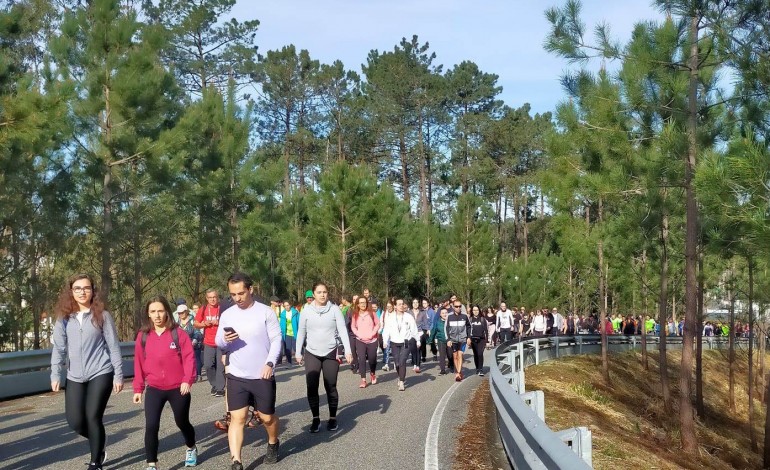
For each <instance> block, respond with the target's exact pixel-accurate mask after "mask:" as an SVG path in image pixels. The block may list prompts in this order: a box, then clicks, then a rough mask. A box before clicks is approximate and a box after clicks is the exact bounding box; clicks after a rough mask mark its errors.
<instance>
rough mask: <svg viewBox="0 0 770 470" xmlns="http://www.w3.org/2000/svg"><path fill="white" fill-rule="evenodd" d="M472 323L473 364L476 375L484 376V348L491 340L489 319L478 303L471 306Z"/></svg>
mask: <svg viewBox="0 0 770 470" xmlns="http://www.w3.org/2000/svg"><path fill="white" fill-rule="evenodd" d="M469 321H470V323H471V329H470V339H471V350H472V351H473V365H475V366H476V375H478V376H479V377H483V376H484V350H485V349H486V347H487V342H488V341H489V336H488V330H487V319H486V318H484V316H483V315H482V314H481V309H480V308H479V306H478V305H474V306H473V307H471V316H470V319H469Z"/></svg>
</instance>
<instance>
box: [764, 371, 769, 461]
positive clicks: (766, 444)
mask: <svg viewBox="0 0 770 470" xmlns="http://www.w3.org/2000/svg"><path fill="white" fill-rule="evenodd" d="M765 396H770V380H767V381H766V388H765ZM766 408H767V407H766ZM762 468H764V469H770V412H767V410H765V448H764V454H763V455H762Z"/></svg>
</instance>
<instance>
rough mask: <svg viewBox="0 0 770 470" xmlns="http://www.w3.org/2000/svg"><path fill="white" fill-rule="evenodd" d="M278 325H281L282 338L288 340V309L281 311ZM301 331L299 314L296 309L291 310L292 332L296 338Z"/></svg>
mask: <svg viewBox="0 0 770 470" xmlns="http://www.w3.org/2000/svg"><path fill="white" fill-rule="evenodd" d="M278 323H280V324H281V338H283V339H284V340H285V339H286V309H281V313H279V314H278ZM298 330H299V312H298V311H297V309H296V308H294V307H292V308H291V331H292V332H294V337H296V336H297V331H298Z"/></svg>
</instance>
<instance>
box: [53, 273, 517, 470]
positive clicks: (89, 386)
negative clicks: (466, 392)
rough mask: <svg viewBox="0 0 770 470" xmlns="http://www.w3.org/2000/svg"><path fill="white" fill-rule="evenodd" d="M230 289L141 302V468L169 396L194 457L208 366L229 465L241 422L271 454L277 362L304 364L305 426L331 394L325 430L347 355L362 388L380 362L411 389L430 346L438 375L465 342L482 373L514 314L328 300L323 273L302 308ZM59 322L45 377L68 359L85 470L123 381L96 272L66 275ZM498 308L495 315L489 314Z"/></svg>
mask: <svg viewBox="0 0 770 470" xmlns="http://www.w3.org/2000/svg"><path fill="white" fill-rule="evenodd" d="M227 288H228V294H229V296H228V297H226V299H227V301H226V302H227V303H225V300H220V299H219V296H218V293H217V291H216V290H213V289H212V290H209V291H207V292H206V304H205V305H203V306H202V307H200V308H198V309H195V315H194V316H193V314H192V312H190V311H189V309H188V308H187V306H186V303H184V302H183V301H180V300H177V302H176V304H177V305H176V308H173V307H172V306H171V304H170V303H169V301H168V300H167V299H166V298H165V297H164V296H160V295H158V296H155V297H152V298H150V299H149V300H148V301H147V302H146V303H145V305H144V311H143V324H142V326H141V328H140V329H139V331H138V332H137V334H136V337H135V345H134V348H135V352H134V379H133V402H134V403H136V404H142V403H143V404H144V415H145V437H144V443H145V454H146V460H147V467H146V468H147V469H148V470H153V469H156V468H157V466H158V434H159V429H160V419H161V414H162V412H163V409H164V407H165V404H166V403H168V404H169V405H170V408H171V411H172V413H173V416H174V421H175V423H176V425H177V427H178V428H179V430H180V431H181V434H182V436H183V437H184V442H185V448H184V459H183V462H184V465H185V466H195V465H197V463H198V451H197V447H196V435H195V428H194V427H193V426H192V424H191V423H190V405H191V393H190V392H191V388H192V386H193V384H194V383H195V382H197V381H199V380H200V379H201V373H202V371H204V370H205V375H206V376H207V378H208V381H209V383H210V385H211V391H210V392H211V395H212V396H216V397H220V396H223V397H225V407H226V417H227V419H226V420H224V421H225V422H224V423H219V422H218V423H217V425H218V427H220V429H223V430H226V431H227V433H228V444H229V448H230V455H231V458H232V463H231V468H232V470H241V469H242V468H243V464H242V457H241V448H242V446H243V433H244V427H246V426H250V427H253V426H256V425H260V424H261V425H262V426H263V427H264V428H265V430H266V431H267V435H268V445H267V450H266V454H265V459H264V462H265V463H268V464H269V463H274V462H277V461H278V455H279V454H278V451H279V446H280V441H279V436H278V431H279V417H278V416H277V414H276V408H275V404H276V382H275V377H274V371H275V367H276V364H278V363H279V361H283V360H285V361H286V362H287V364H290V365H291V364H294V363H296V364H300V365H303V366H304V369H305V380H306V387H307V400H308V405H309V408H310V413H311V420H310V428H309V430H310V432H311V433H317V432H319V431H320V428H321V413H320V411H321V410H320V397H319V389H320V385H321V383H322V382H323V387H324V390H325V392H326V396H327V404H328V419H327V421H326V429H327V430H329V431H334V430H336V429H338V424H337V409H338V406H339V393H338V391H337V379H338V375H339V370H340V366H341V364H342V362H343V361H342V359H343V358H344V360H345V361H346V362H347V363H348V364H350V366H351V370H352V371H353V372H354V373H356V374H359V375H360V378H361V381H360V384H359V387H360V388H362V389H363V388H367V387H369V386H372V385H376V384H378V377H377V372H378V359H379V357H380V356H379V355H380V354H382V361H383V362H384V365H383V367H382V369H383V370H384V371H389V370H390V367H391V364H393V366H394V367H395V371H396V376H397V379H396V386H397V389H398V390H399V391H403V390H405V388H406V375H407V367H408V366H407V364H408V362H410V361H411V366H412V369H413V372H414V373H415V374H419V373H421V369H420V366H421V365H422V364H423V363H424V362H425V361H426V360H428V357H427V353H428V349H430V351H431V352H432V354H433V360H434V361H438V365H439V369H440V372H439V375H446V374H447V373H451V374H454V378H455V380H456V381H462V380H463V378H464V376H463V360H464V353H465V351H466V348H469V349H471V351H472V353H473V357H474V365H475V370H476V374H478V375H484V370H483V368H484V350H485V349H488V348H489V347H491V346H490V343H492V342H494V340H495V339H493V338H500V339H501V340H505V339H510V333H509V331H510V330H512V329H513V328H514V325H516V318H517V317H516V316H515V315H514V316H512V317H510V318H509V317H508V311H507V309H506V308H505V304H502V305H501V309H500V311H497V312H492V315H490V311H489V309H487V311H486V312H482V310H481V308H480V307H479V306H476V305H473V306H466V305H463V304H462V303H461V302H460V300H459V299H457V297H456V296H452V297H450V298H447V299H445V300H444V301H443V302H442V303H440V304H437V305H435V306H430V305H429V303H428V301H427V300H426V299H415V300H413V301H412V303H411V305H412V307H411V308H409V306H408V304H407V302H406V301H405V300H404V299H403V298H393V299H390V300H389V301H388V302H386V304H385V305H384V308H383V309H381V308H379V303H378V301H377V299H375V298H374V297H373V296H372V295H371V294H370V293H369V291H368V290H364V292H363V295H361V296H355V297H354V298H353V302H352V303H351V302H348V301H347V300H343V301H342V302H341V304H342V308H340V307H339V306H338V305H336V304H335V303H333V302H332V301H330V299H329V289H328V287H327V286H326V285H325V284H324V283H317V284H315V285H314V286H313V287H312V289H311V290H309V291H307V293H306V303H305V304H304V305H303V306H302V307H301V308H300V309H299V310H298V309H297V308H295V307H294V306H292V305H291V304H290V303H289V302H283V303H281V302H280V301H279V299H278V298H275V297H273V298H271V299H270V305H266V304H263V303H261V302H258V301H256V300H255V296H254V293H253V286H252V280H251V279H250V278H249V276H247V275H245V274H243V273H234V274H233V275H231V276H230V277H229V278H228V280H227ZM56 313H57V321H56V323H55V325H54V334H53V338H54V341H53V343H54V347H53V352H52V359H51V366H52V367H51V369H52V371H51V387H52V389H53V390H54V391H58V390H59V388H60V381H61V374H62V370H63V368H65V367H66V376H67V386H66V391H65V414H66V417H67V422H68V424H69V426H70V427H71V428H72V429H73V430H74V431H75V432H77V433H78V434H80V435H81V436H83V437H85V438H86V439H88V442H89V446H90V450H91V457H90V462H89V466H88V468H89V470H100V469H102V468H103V466H104V465H105V462H106V461H107V440H106V435H105V430H104V424H103V416H104V411H105V408H106V405H107V401H108V399H109V396H110V394H111V393H118V392H120V391H121V390H122V388H123V369H122V359H121V354H120V344H119V340H118V334H117V331H116V328H115V323H114V320H113V318H112V316H111V315H110V313H109V312H108V311H107V310H106V309H105V306H104V301H103V299H102V298H101V297H100V295H99V292H98V289H97V286H96V285H95V283H94V280H93V278H92V277H91V276H89V275H87V274H79V275H75V276H73V277H72V278H71V279H70V280H69V281H68V283H67V285H66V286H65V288H64V289H63V291H62V293H61V295H60V298H59V301H58V304H57V307H56ZM493 317H494V318H493Z"/></svg>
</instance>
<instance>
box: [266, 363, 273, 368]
mask: <svg viewBox="0 0 770 470" xmlns="http://www.w3.org/2000/svg"><path fill="white" fill-rule="evenodd" d="M265 365H266V366H270V367H271V368H273V369H275V364H273V363H272V362H268V363H266V364H265Z"/></svg>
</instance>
